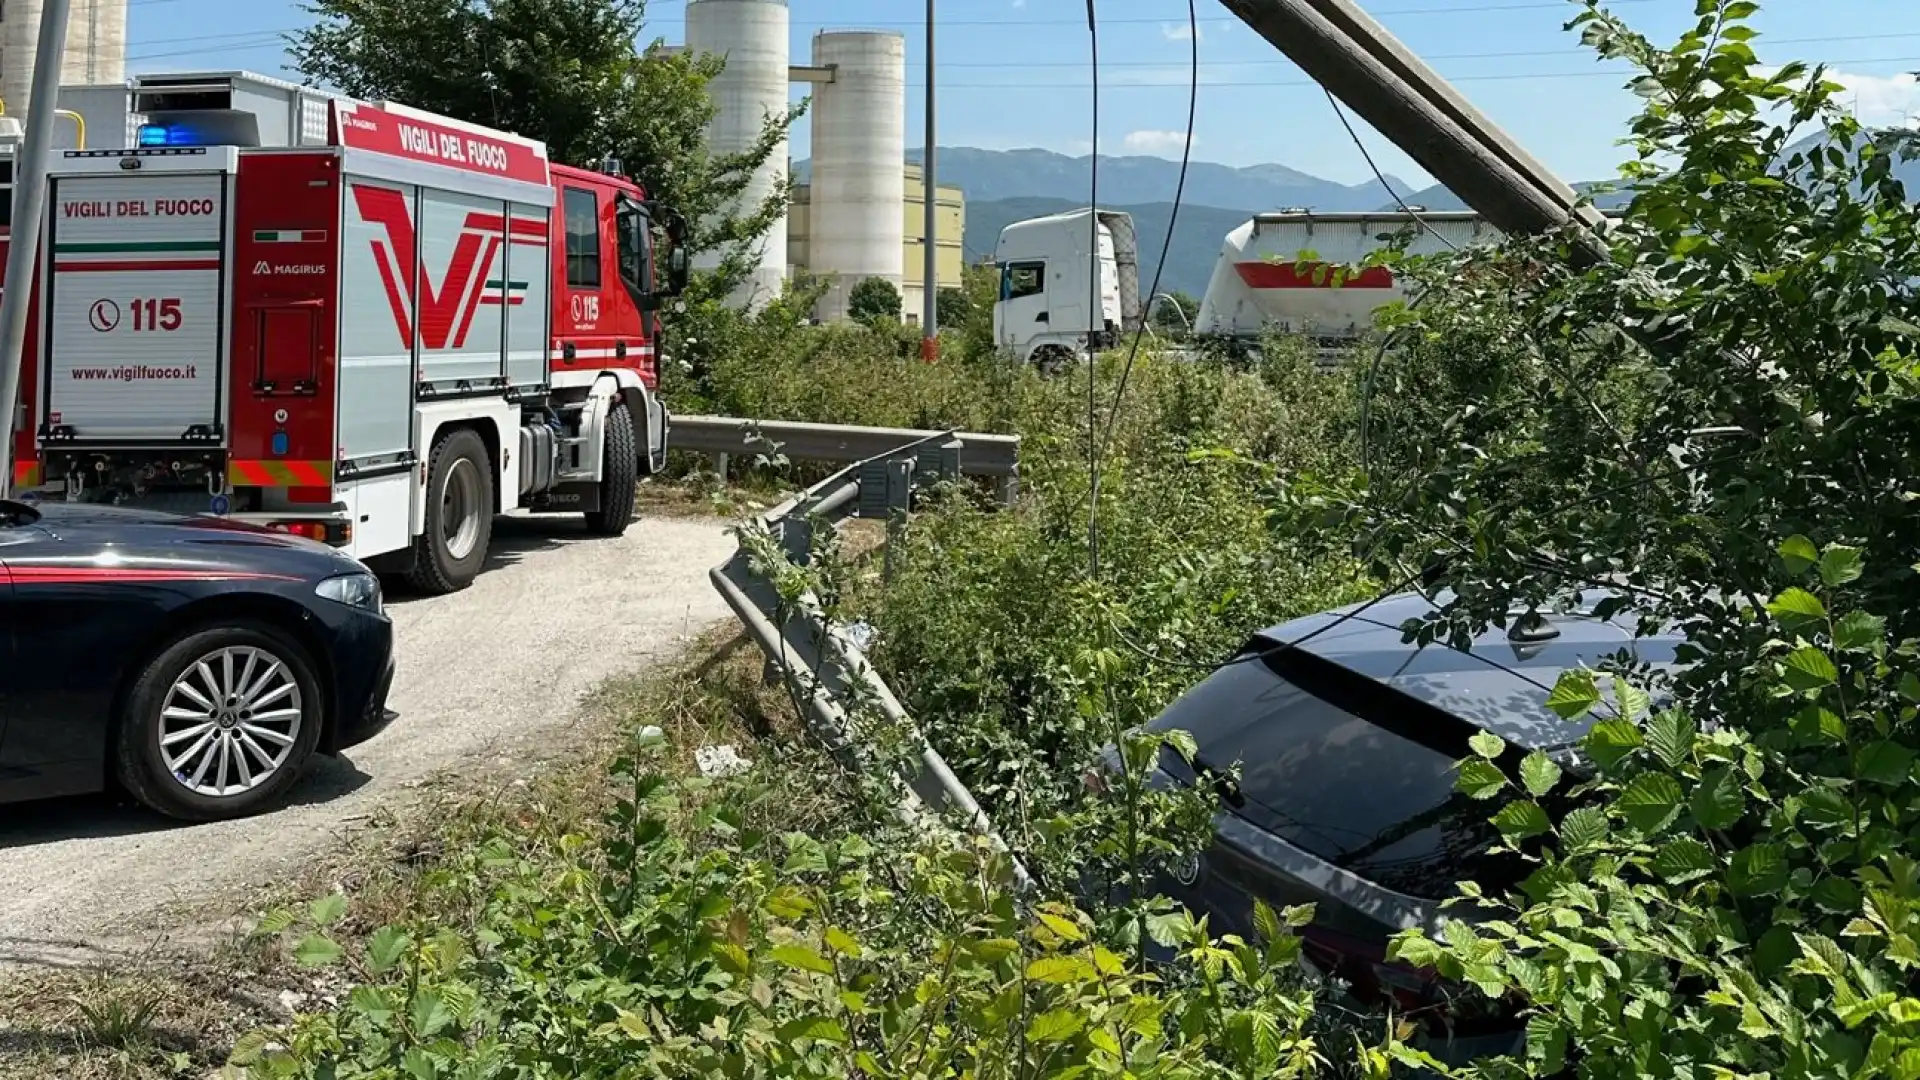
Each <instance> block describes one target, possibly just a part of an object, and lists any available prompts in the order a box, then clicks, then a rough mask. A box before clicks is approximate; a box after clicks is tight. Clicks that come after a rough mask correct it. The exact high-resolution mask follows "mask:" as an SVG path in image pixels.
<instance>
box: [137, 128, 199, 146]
mask: <svg viewBox="0 0 1920 1080" xmlns="http://www.w3.org/2000/svg"><path fill="white" fill-rule="evenodd" d="M138 143H139V145H140V146H143V147H153V146H197V145H199V144H198V142H197V141H196V140H195V139H194V134H193V131H192V130H191V129H189V128H185V127H176V126H174V125H171V124H141V125H140V132H139V138H138Z"/></svg>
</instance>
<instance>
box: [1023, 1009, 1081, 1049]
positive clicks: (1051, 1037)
mask: <svg viewBox="0 0 1920 1080" xmlns="http://www.w3.org/2000/svg"><path fill="white" fill-rule="evenodd" d="M1086 1026H1087V1018H1086V1016H1085V1014H1083V1013H1080V1012H1078V1011H1076V1010H1073V1009H1050V1010H1048V1011H1046V1012H1043V1013H1041V1014H1040V1015H1039V1016H1036V1017H1034V1018H1033V1023H1031V1024H1028V1025H1027V1041H1028V1042H1033V1043H1057V1042H1066V1041H1067V1040H1068V1039H1071V1038H1073V1037H1074V1036H1075V1035H1078V1034H1080V1032H1081V1031H1083V1030H1085V1029H1086Z"/></svg>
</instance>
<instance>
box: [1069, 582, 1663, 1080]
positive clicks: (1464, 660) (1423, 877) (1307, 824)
mask: <svg viewBox="0 0 1920 1080" xmlns="http://www.w3.org/2000/svg"><path fill="white" fill-rule="evenodd" d="M1605 598H1606V594H1592V595H1589V596H1587V597H1585V598H1584V600H1585V602H1584V603H1583V604H1582V605H1581V606H1580V607H1578V608H1576V609H1575V610H1574V611H1572V612H1570V613H1567V614H1548V615H1544V616H1535V617H1529V618H1521V619H1516V620H1514V621H1513V622H1512V623H1511V624H1510V627H1509V629H1507V630H1500V629H1490V630H1489V631H1487V632H1486V633H1484V634H1482V635H1481V636H1480V637H1479V638H1477V639H1476V640H1475V641H1473V642H1472V644H1471V646H1470V647H1469V648H1467V649H1465V650H1461V649H1456V648H1452V647H1450V646H1448V645H1445V644H1439V643H1436V644H1432V645H1428V646H1426V647H1425V648H1421V647H1419V646H1417V645H1414V644H1410V643H1407V642H1405V641H1404V640H1403V638H1404V635H1403V633H1402V630H1401V627H1402V625H1403V624H1405V623H1406V621H1407V620H1409V619H1411V618H1416V617H1419V616H1421V615H1424V614H1426V613H1428V612H1431V611H1433V610H1434V603H1433V601H1430V600H1429V599H1427V598H1426V597H1424V596H1421V595H1418V594H1409V595H1404V596H1399V597H1394V598H1391V599H1388V600H1386V601H1382V602H1380V603H1376V604H1373V605H1371V606H1370V607H1366V608H1365V609H1364V610H1361V611H1357V612H1356V609H1352V608H1349V609H1343V610H1339V611H1332V612H1326V613H1322V614H1318V615H1312V616H1308V617H1305V618H1302V619H1297V620H1294V621H1292V622H1289V623H1285V624H1283V625H1280V626H1275V627H1273V628H1271V629H1269V630H1266V631H1263V632H1261V633H1259V634H1256V635H1255V636H1254V637H1253V638H1252V639H1251V640H1249V641H1248V642H1247V643H1246V645H1245V646H1244V647H1243V648H1242V649H1241V650H1240V651H1239V653H1238V654H1237V655H1236V656H1234V657H1233V658H1232V659H1229V660H1228V661H1226V662H1225V663H1223V664H1221V665H1220V666H1219V667H1218V668H1217V669H1216V670H1215V671H1214V672H1213V673H1212V674H1211V675H1209V676H1208V677H1207V678H1206V679H1204V680H1203V681H1201V682H1200V683H1199V684H1198V685H1196V686H1194V687H1193V688H1192V689H1191V690H1189V691H1187V692H1186V693H1185V694H1184V695H1182V696H1181V697H1180V698H1179V699H1178V700H1176V701H1175V702H1174V703H1173V704H1172V705H1170V706H1169V707H1168V708H1167V709H1166V710H1165V711H1164V712H1162V713H1161V715H1160V716H1159V717H1157V718H1156V719H1155V720H1153V721H1152V722H1151V723H1150V724H1149V725H1148V727H1149V728H1151V729H1158V730H1182V731H1186V732H1188V733H1190V734H1191V735H1192V736H1193V738H1194V741H1195V743H1196V745H1197V753H1196V755H1195V757H1194V762H1193V765H1192V766H1189V765H1188V764H1187V763H1186V762H1185V761H1184V760H1182V759H1181V758H1180V757H1179V756H1178V755H1177V754H1175V753H1173V752H1172V751H1170V750H1168V751H1163V752H1162V754H1161V756H1160V759H1159V765H1158V768H1157V774H1156V775H1155V776H1153V777H1151V778H1149V779H1150V781H1151V782H1153V783H1156V784H1174V783H1177V784H1187V785H1192V784H1197V783H1207V784H1209V785H1211V786H1212V787H1214V789H1215V790H1216V791H1218V792H1219V794H1220V805H1219V809H1218V812H1217V813H1216V815H1215V818H1214V836H1213V840H1212V843H1211V845H1210V846H1209V847H1208V848H1207V849H1206V850H1205V851H1204V852H1203V853H1202V854H1200V855H1198V856H1195V857H1192V858H1190V859H1188V860H1187V861H1185V862H1184V863H1182V864H1180V865H1175V866H1171V867H1168V868H1165V869H1164V870H1163V871H1162V872H1160V873H1159V874H1158V876H1157V880H1156V881H1155V883H1154V886H1155V889H1156V891H1158V892H1160V893H1162V894H1163V895H1166V896H1168V897H1171V898H1172V899H1174V900H1176V901H1179V902H1180V903H1181V904H1183V905H1185V906H1186V907H1187V908H1189V909H1190V910H1192V911H1193V912H1194V913H1195V914H1196V915H1202V914H1204V915H1206V916H1208V917H1209V923H1210V926H1211V928H1212V929H1213V930H1214V932H1216V933H1228V932H1231V933H1238V934H1241V935H1243V936H1248V937H1251V936H1252V934H1253V925H1252V913H1253V909H1254V901H1255V900H1256V899H1260V900H1264V901H1266V902H1267V903H1269V904H1271V905H1273V906H1274V907H1276V908H1279V907H1282V906H1286V905H1293V904H1306V903H1311V904H1313V905H1314V906H1315V918H1314V921H1313V923H1312V924H1311V925H1310V926H1308V927H1306V928H1305V929H1304V930H1303V931H1302V932H1301V937H1302V939H1303V941H1302V943H1303V946H1304V949H1303V953H1304V957H1305V960H1306V961H1307V963H1308V964H1309V965H1310V966H1311V967H1312V968H1313V969H1314V970H1315V971H1316V972H1318V973H1320V974H1322V975H1324V976H1327V977H1330V978H1332V979H1334V980H1336V981H1337V982H1338V983H1339V984H1340V985H1343V986H1344V987H1346V989H1347V993H1349V994H1350V995H1351V996H1352V997H1353V998H1354V999H1355V1000H1356V1003H1357V1004H1359V1005H1360V1006H1363V1007H1369V1008H1382V1007H1386V1006H1391V1007H1392V1008H1393V1010H1394V1012H1395V1013H1396V1014H1397V1015H1401V1016H1419V1017H1421V1018H1423V1019H1425V1020H1427V1021H1428V1022H1429V1028H1430V1030H1431V1031H1434V1032H1444V1033H1445V1034H1446V1037H1447V1039H1448V1040H1449V1042H1450V1045H1451V1048H1452V1051H1453V1052H1451V1053H1448V1054H1445V1055H1442V1056H1443V1057H1447V1058H1462V1057H1472V1056H1477V1055H1479V1054H1484V1053H1499V1052H1504V1051H1506V1050H1508V1049H1510V1048H1511V1047H1512V1046H1513V1040H1514V1039H1515V1038H1516V1037H1517V1036H1518V1034H1519V1032H1520V1030H1521V1028H1520V1027H1519V1025H1518V1023H1517V1021H1516V1020H1515V1019H1514V1018H1513V1017H1512V1016H1511V1015H1505V1014H1502V1013H1500V1012H1499V1011H1498V1010H1493V1011H1490V1012H1489V1011H1482V1012H1481V1013H1480V1014H1479V1015H1464V1014H1462V1013H1460V1012H1458V1011H1456V1010H1455V1009H1453V1008H1451V1007H1450V1004H1449V1003H1450V1002H1452V1001H1453V999H1454V998H1455V997H1456V996H1457V993H1458V990H1459V988H1457V987H1450V986H1447V985H1446V984H1444V983H1443V982H1442V980H1440V979H1439V978H1438V977H1437V976H1436V975H1435V974H1434V973H1432V972H1428V971H1420V970H1414V969H1412V968H1409V967H1407V966H1405V965H1402V964H1398V963H1393V962H1389V961H1388V959H1387V947H1388V944H1389V940H1390V938H1391V937H1392V936H1393V935H1394V934H1396V933H1398V932H1399V931H1401V930H1404V929H1408V928H1413V927H1426V928H1429V929H1437V928H1438V926H1439V925H1440V922H1441V909H1440V904H1441V902H1442V901H1444V900H1447V899H1449V898H1451V897H1454V896H1457V895H1458V889H1457V886H1458V884H1459V883H1461V882H1463V881H1471V882H1474V883H1477V884H1478V885H1480V886H1481V887H1482V888H1483V889H1485V890H1487V891H1488V892H1496V891H1500V890H1504V889H1507V888H1510V887H1511V886H1513V885H1515V884H1516V883H1518V882H1519V881H1520V880H1521V879H1522V878H1524V877H1525V876H1526V874H1527V873H1528V872H1529V871H1530V867H1529V866H1528V864H1527V863H1526V862H1525V860H1523V859H1520V858H1519V857H1517V856H1514V855H1512V854H1501V853H1494V852H1491V851H1489V849H1490V848H1491V847H1492V846H1493V845H1494V843H1495V841H1496V840H1497V839H1498V834H1497V832H1496V830H1495V829H1494V828H1493V826H1492V825H1491V824H1490V823H1489V821H1488V818H1489V816H1490V814H1491V812H1492V810H1493V807H1492V806H1490V805H1489V804H1488V803H1486V802H1483V801H1476V800H1474V799H1471V798H1469V797H1467V796H1466V795H1463V794H1460V793H1458V792H1456V791H1455V789H1454V779H1455V771H1456V763H1457V762H1458V761H1459V760H1461V759H1463V758H1465V757H1468V756H1469V755H1470V754H1471V753H1472V750H1471V748H1470V747H1469V744H1468V740H1469V739H1471V738H1472V737H1473V736H1474V735H1475V734H1477V733H1479V732H1483V731H1484V732H1491V733H1493V734H1495V735H1498V736H1500V737H1501V738H1502V739H1503V740H1505V741H1506V742H1507V743H1509V744H1510V745H1511V746H1512V747H1513V748H1514V750H1515V751H1516V752H1528V751H1532V750H1542V751H1546V752H1548V753H1550V754H1554V755H1556V756H1563V757H1565V756H1567V755H1568V754H1569V752H1570V751H1572V750H1573V749H1574V748H1575V747H1576V745H1577V744H1578V742H1579V740H1580V739H1581V738H1582V736H1584V734H1585V733H1586V730H1587V728H1588V726H1589V724H1590V721H1572V722H1570V721H1567V720H1564V719H1562V718H1561V717H1560V716H1558V715H1557V714H1555V713H1554V712H1552V711H1551V710H1549V709H1548V708H1547V707H1546V699H1547V696H1548V694H1549V692H1550V691H1551V690H1552V688H1553V686H1554V684H1555V682H1556V681H1557V680H1558V679H1559V677H1560V674H1561V672H1563V671H1566V670H1568V669H1571V668H1576V667H1580V666H1583V665H1584V666H1589V667H1597V666H1600V665H1601V664H1602V662H1603V661H1604V660H1606V659H1607V658H1609V657H1615V656H1619V655H1622V654H1625V655H1629V656H1631V657H1632V658H1633V661H1634V662H1635V663H1638V664H1645V665H1650V666H1652V667H1654V668H1665V669H1669V670H1670V669H1672V668H1673V667H1674V666H1675V655H1674V650H1675V647H1676V646H1678V645H1679V644H1680V643H1681V642H1682V641H1683V640H1684V639H1683V638H1681V637H1679V636H1677V635H1671V634H1668V635H1661V636H1651V637H1639V638H1636V637H1635V634H1636V630H1637V628H1638V620H1637V617H1635V616H1632V615H1626V614H1614V615H1611V616H1610V617H1605V618H1602V617H1599V613H1597V612H1596V611H1595V605H1596V604H1597V603H1598V602H1599V601H1601V600H1603V599H1605ZM1296 641H1297V642H1300V644H1299V645H1298V646H1296V647H1291V648H1288V647H1283V646H1284V645H1285V643H1289V642H1296ZM1106 756H1107V760H1108V761H1109V763H1111V762H1113V761H1114V755H1113V754H1112V752H1111V750H1109V752H1108V754H1107V755H1106ZM1568 761H1569V763H1570V764H1571V763H1573V762H1572V759H1571V758H1570V757H1568ZM1236 765H1237V766H1238V768H1239V776H1238V779H1237V781H1234V780H1231V779H1229V777H1230V775H1231V773H1232V772H1233V770H1234V767H1235V766H1236ZM1549 809H1550V810H1551V809H1552V808H1551V807H1550V808H1549Z"/></svg>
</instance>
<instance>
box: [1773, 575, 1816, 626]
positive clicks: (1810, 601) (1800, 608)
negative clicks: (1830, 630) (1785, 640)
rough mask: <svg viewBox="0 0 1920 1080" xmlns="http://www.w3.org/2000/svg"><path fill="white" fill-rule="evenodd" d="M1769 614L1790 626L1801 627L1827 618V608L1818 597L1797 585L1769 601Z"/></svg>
mask: <svg viewBox="0 0 1920 1080" xmlns="http://www.w3.org/2000/svg"><path fill="white" fill-rule="evenodd" d="M1767 614H1769V615H1772V616H1773V617H1774V618H1776V619H1778V620H1780V621H1781V622H1782V623H1785V624H1786V625H1788V626H1790V627H1800V626H1805V625H1806V624H1808V623H1812V622H1820V621H1822V620H1824V619H1826V617H1827V609H1826V608H1825V607H1824V606H1822V605H1821V603H1820V599H1819V598H1818V597H1816V596H1814V595H1813V594H1812V593H1810V592H1808V591H1807V590H1805V589H1803V588H1801V587H1799V586H1798V585H1795V586H1794V587H1793V588H1791V589H1788V590H1787V591H1786V592H1783V593H1781V594H1780V595H1779V596H1776V597H1774V598H1773V599H1772V600H1769V601H1767Z"/></svg>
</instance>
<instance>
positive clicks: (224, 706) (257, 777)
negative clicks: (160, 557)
mask: <svg viewBox="0 0 1920 1080" xmlns="http://www.w3.org/2000/svg"><path fill="white" fill-rule="evenodd" d="M243 682H244V685H242V683H243ZM248 694H251V695H253V698H254V701H255V702H257V703H258V704H259V705H260V706H261V709H260V711H259V712H258V713H254V712H251V711H249V710H248V709H247V706H248V705H249V704H250V703H249V701H247V700H246V697H247V695H248ZM268 698H271V699H272V700H271V701H268V700H267V699H268ZM209 702H212V703H213V705H214V706H215V707H216V708H215V710H213V711H208V712H206V717H207V718H206V719H205V720H201V719H199V718H198V717H196V716H195V715H194V713H195V712H196V711H205V710H206V709H207V706H208V703H209ZM220 710H224V711H220ZM324 722H325V711H324V699H323V695H322V693H321V690H320V681H319V679H317V678H316V677H315V675H314V668H313V664H312V663H311V661H309V659H308V658H307V654H306V651H305V650H303V649H302V648H301V647H300V646H299V645H297V644H296V643H294V641H293V640H292V639H290V638H288V637H287V636H286V635H285V634H282V633H280V632H279V631H277V630H275V629H274V628H272V627H270V626H267V625H265V624H264V623H257V622H251V621H236V622H230V623H227V624H225V625H220V626H204V625H203V626H197V627H193V628H191V629H188V630H186V631H185V632H184V633H181V634H180V635H179V636H177V637H175V638H173V639H172V640H171V641H169V642H167V644H166V646H165V647H164V648H162V649H161V650H160V652H159V653H158V654H157V655H155V656H154V657H153V659H152V660H150V661H149V662H148V663H147V666H146V667H145V668H144V669H143V670H142V671H141V672H140V675H139V677H138V678H137V679H136V680H135V681H134V684H133V686H132V687H131V689H130V690H129V691H128V693H127V697H126V703H125V707H124V708H123V710H122V712H121V715H120V727H119V730H118V732H117V733H116V737H115V739H114V756H113V774H114V777H115V779H117V780H118V781H119V782H120V786H121V788H122V789H124V790H125V791H126V792H127V794H129V795H131V796H133V797H134V798H135V799H136V800H138V801H139V802H140V803H141V804H143V805H145V806H147V807H148V808H150V809H152V810H154V811H156V812H158V813H161V814H165V815H166V816H168V817H172V818H178V819H181V820H184V821H218V820H225V819H231V818H241V817H247V816H249V815H251V814H256V813H259V812H260V811H262V810H268V809H271V808H272V807H273V806H274V805H275V804H276V803H277V802H278V801H279V799H280V797H281V796H282V795H284V794H285V793H286V791H287V789H288V788H290V787H292V786H293V785H294V784H295V783H296V782H298V781H299V779H300V775H301V773H302V772H303V771H304V770H305V769H306V766H307V762H308V761H309V760H310V759H311V758H312V756H313V750H314V747H315V746H316V745H318V743H319V741H320V728H321V726H322V724H323V723H324ZM193 729H200V730H201V732H202V735H193V734H189V732H190V731H192V730H193ZM202 736H213V738H214V741H212V742H207V743H204V744H203V741H202ZM228 737H230V739H231V741H230V744H229V746H228V747H227V748H226V749H227V751H228V753H227V754H222V753H221V752H220V751H221V747H220V746H219V743H218V739H220V738H228ZM231 754H244V755H246V756H247V757H246V760H247V762H248V765H249V768H248V770H247V772H246V773H241V772H240V771H239V770H238V769H232V770H230V771H227V772H225V774H224V775H221V773H222V768H223V764H230V763H231V762H232V760H233V759H232V757H231ZM263 755H264V756H263ZM222 788H225V789H227V790H226V791H225V792H224V793H223V792H222V791H221V789H222Z"/></svg>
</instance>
